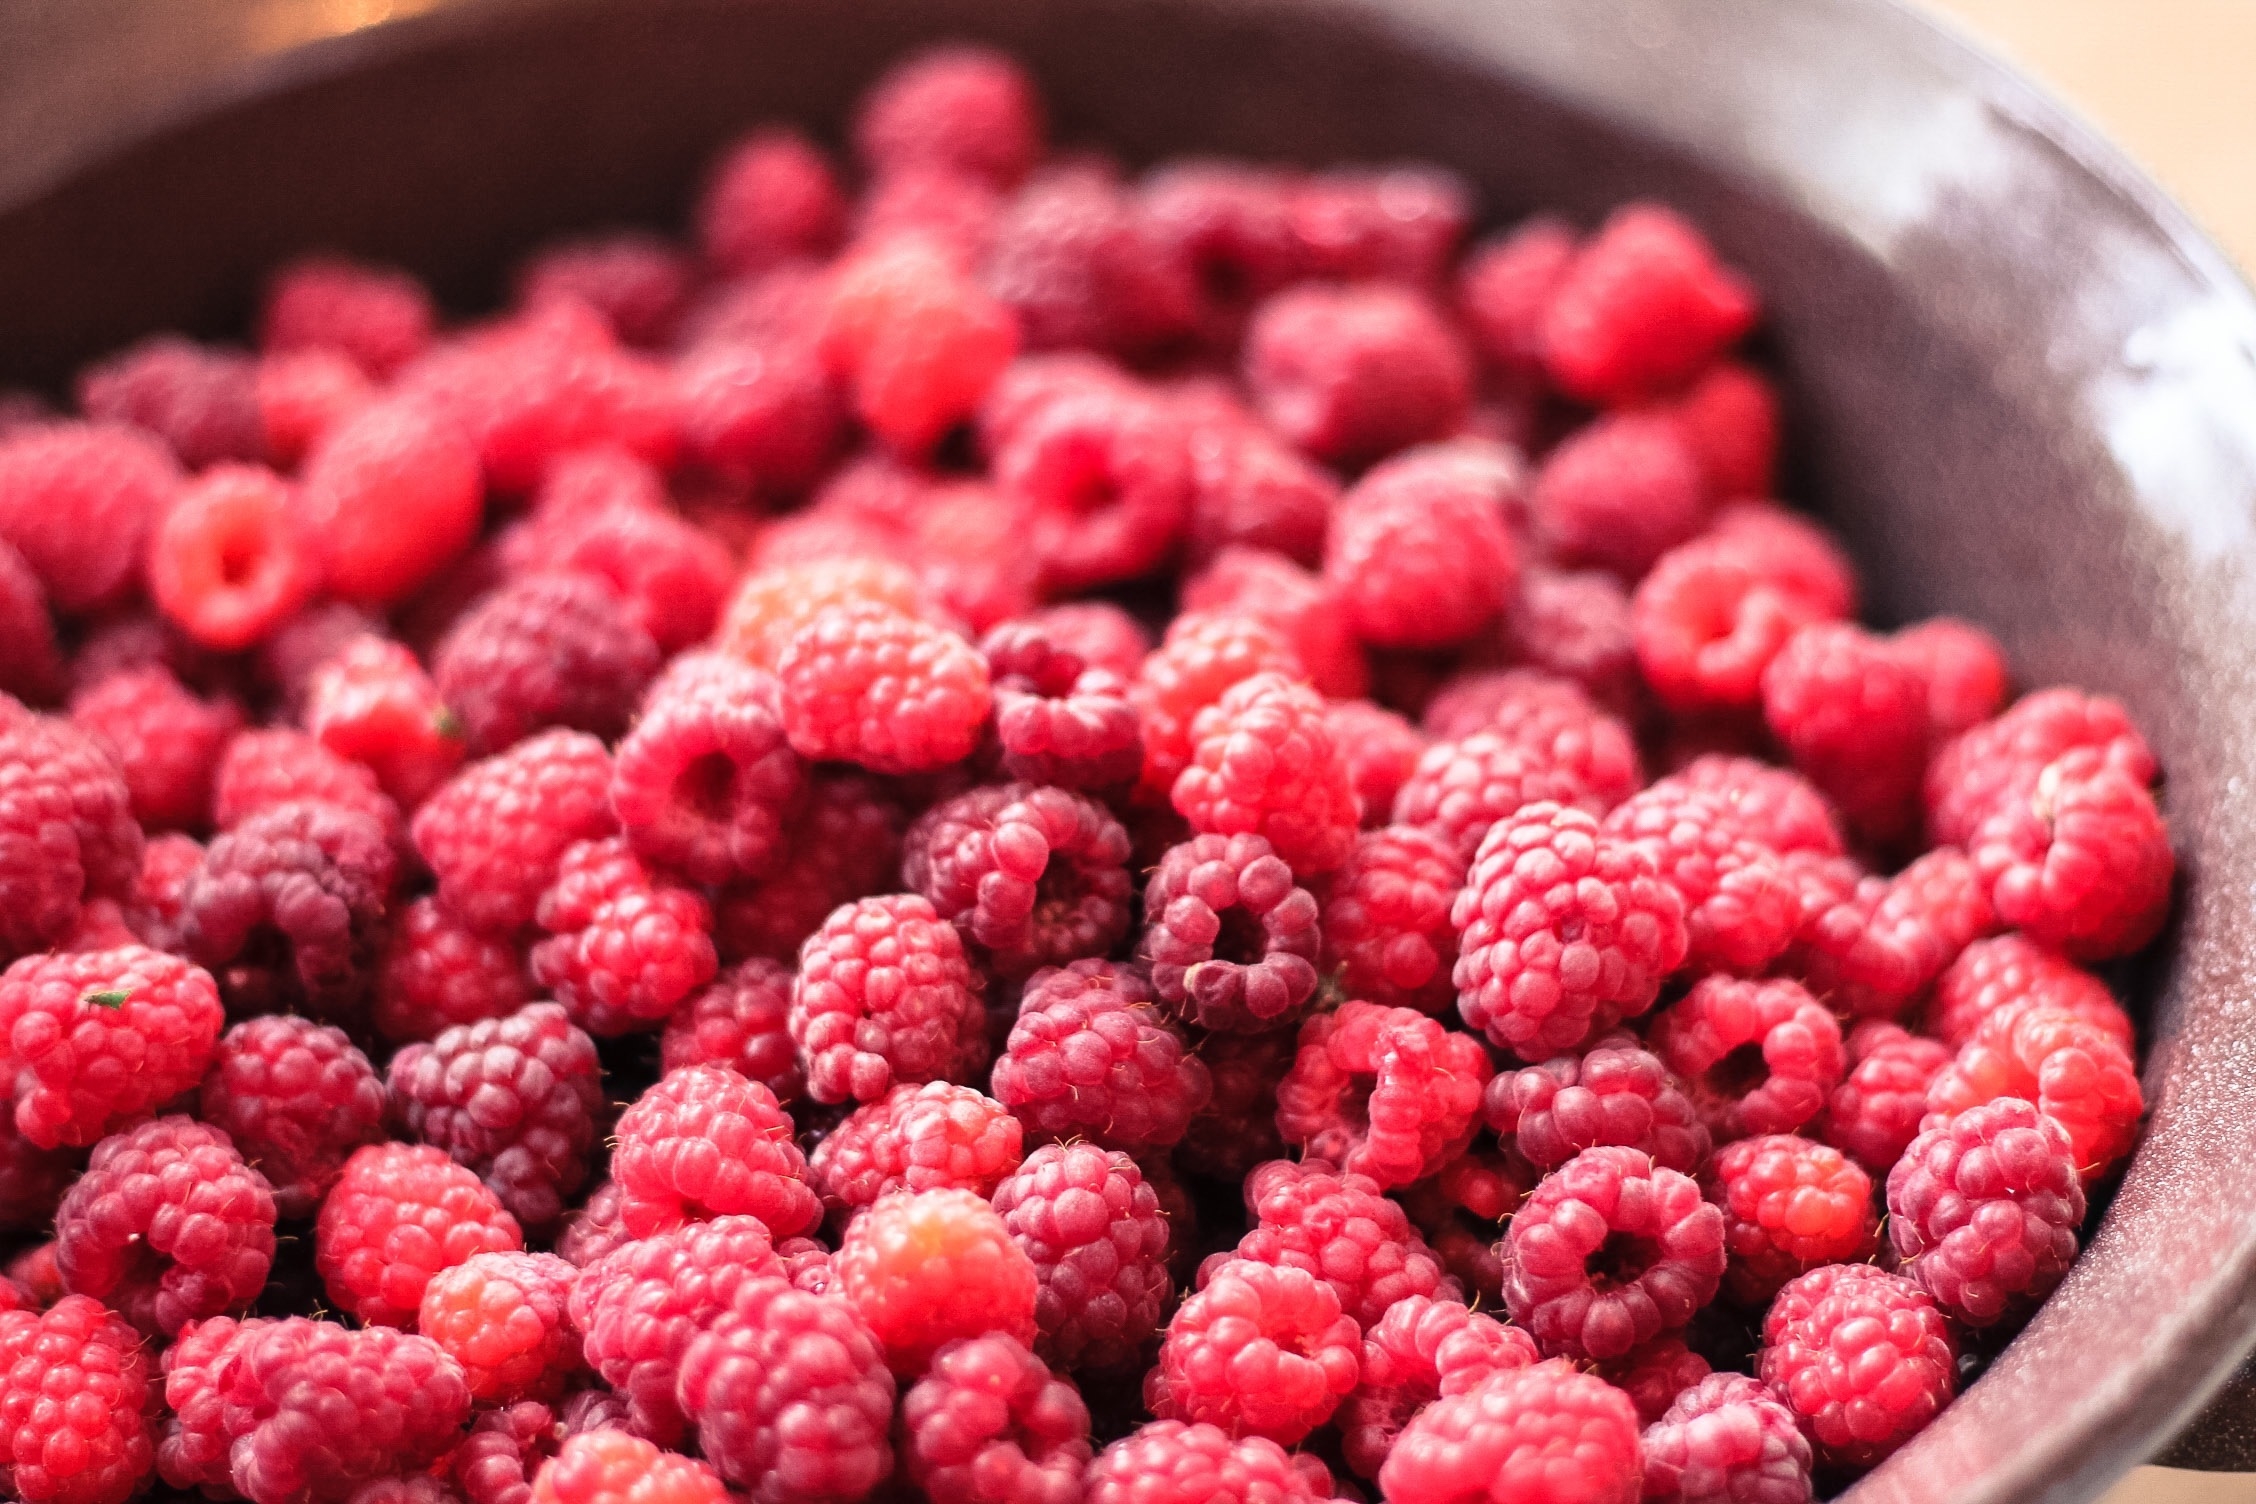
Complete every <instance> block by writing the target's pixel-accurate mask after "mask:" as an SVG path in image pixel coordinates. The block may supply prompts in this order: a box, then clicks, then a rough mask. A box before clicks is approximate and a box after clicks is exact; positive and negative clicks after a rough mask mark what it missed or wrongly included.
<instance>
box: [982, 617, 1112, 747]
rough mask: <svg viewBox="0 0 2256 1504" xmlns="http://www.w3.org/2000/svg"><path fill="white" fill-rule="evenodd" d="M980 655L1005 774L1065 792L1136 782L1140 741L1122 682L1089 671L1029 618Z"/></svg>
mask: <svg viewBox="0 0 2256 1504" xmlns="http://www.w3.org/2000/svg"><path fill="white" fill-rule="evenodd" d="M979 651H980V654H981V655H982V656H983V657H985V658H986V660H987V665H988V671H989V673H990V674H991V675H992V676H993V681H994V697H995V739H996V742H997V743H998V744H999V746H1000V749H1001V761H1002V766H1003V771H1004V772H1006V773H1008V774H1010V775H1011V776H1012V777H1014V778H1020V779H1024V780H1025V781H1027V782H1029V783H1036V784H1053V785H1057V786H1059V787H1063V788H1069V789H1114V788H1118V787H1120V786H1122V785H1125V784H1127V783H1128V782H1129V781H1131V780H1132V779H1134V778H1135V776H1136V774H1137V772H1138V771H1139V770H1140V769H1141V768H1142V766H1143V737H1142V733H1141V730H1140V728H1139V726H1138V724H1137V716H1136V708H1135V707H1134V706H1133V705H1131V704H1130V703H1129V702H1128V683H1127V681H1126V680H1125V679H1124V678H1122V677H1121V676H1120V675H1119V674H1117V673H1115V672H1114V671H1112V670H1111V669H1108V668H1097V667H1092V666H1090V664H1089V663H1088V662H1087V660H1086V659H1084V658H1083V656H1082V655H1081V654H1080V653H1079V652H1077V651H1075V650H1073V649H1072V648H1071V647H1069V646H1068V645H1067V643H1066V641H1065V640H1064V638H1063V637H1062V636H1061V635H1060V634H1058V633H1056V632H1053V631H1050V630H1047V629H1045V628H1044V627H1043V626H1041V625H1039V624H1038V623H1036V622H1034V621H1033V620H1031V619H1028V618H1021V619H1019V620H1016V621H1009V622H1005V623H1003V624H1002V625H1001V626H998V627H996V628H995V629H994V630H992V631H990V632H989V633H988V634H987V635H986V636H985V637H984V638H982V639H981V641H980V644H979ZM1141 656H1142V655H1141V653H1139V654H1138V657H1139V658H1140V657H1141Z"/></svg>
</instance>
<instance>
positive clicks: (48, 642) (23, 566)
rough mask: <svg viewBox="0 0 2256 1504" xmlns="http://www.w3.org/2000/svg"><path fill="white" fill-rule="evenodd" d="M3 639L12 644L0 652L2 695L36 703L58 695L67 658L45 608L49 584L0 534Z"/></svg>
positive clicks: (0, 629)
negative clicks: (42, 582) (63, 653)
mask: <svg viewBox="0 0 2256 1504" xmlns="http://www.w3.org/2000/svg"><path fill="white" fill-rule="evenodd" d="M0 642H5V643H7V644H8V650H7V652H5V653H0V694H10V695H14V696H15V697H16V698H18V699H20V700H28V701H31V702H32V703H34V704H44V703H46V702H48V701H51V700H53V699H55V698H56V696H57V695H58V694H59V693H60V691H61V686H62V682H63V657H62V650H61V649H60V648H59V647H57V646H56V643H55V618H54V617H53V615H51V614H50V613H49V612H48V610H47V587H46V586H44V585H42V584H40V583H39V576H37V575H36V574H33V573H32V572H31V566H30V565H29V564H27V563H25V562H24V556H23V555H22V554H20V553H18V552H17V551H16V548H15V545H13V544H11V543H9V542H8V541H6V540H5V539H0Z"/></svg>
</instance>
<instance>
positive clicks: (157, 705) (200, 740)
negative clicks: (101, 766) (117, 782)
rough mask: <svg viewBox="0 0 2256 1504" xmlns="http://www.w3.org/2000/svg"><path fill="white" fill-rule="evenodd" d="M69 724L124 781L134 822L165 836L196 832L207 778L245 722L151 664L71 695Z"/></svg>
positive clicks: (207, 808)
mask: <svg viewBox="0 0 2256 1504" xmlns="http://www.w3.org/2000/svg"><path fill="white" fill-rule="evenodd" d="M70 719H71V723H72V724H73V725H75V726H77V727H78V728H79V729H80V730H82V731H84V732H86V733H87V734H88V735H90V736H92V737H93V738H94V740H95V741H96V743H97V744H99V745H100V746H101V747H102V748H103V750H104V751H106V752H108V753H109V754H110V757H111V759H112V760H113V761H115V762H116V763H117V765H118V767H119V769H120V770H122V771H123V773H124V774H125V786H126V790H127V792H128V793H129V795H130V796H131V798H132V801H133V813H134V816H135V818H137V819H138V820H140V821H141V823H142V825H143V826H144V827H153V828H157V829H163V828H166V827H190V828H193V827H197V826H201V825H202V824H203V823H204V821H205V820H206V819H207V818H208V817H209V815H210V813H211V786H212V773H213V771H214V769H215V768H216V767H217V765H218V763H219V756H220V749H221V748H222V747H223V746H225V745H226V743H227V740H228V738H229V737H231V736H233V735H234V734H235V731H236V728H237V727H239V726H240V725H241V724H242V720H243V715H242V712H241V711H240V710H238V709H236V707H235V706H234V704H233V703H232V702H230V701H226V700H218V701H211V700H199V699H198V698H196V696H194V695H192V694H190V693H189V692H188V691H187V690H186V689H184V688H182V687H181V683H180V681H179V680H178V679H176V678H174V677H173V676H172V673H171V671H170V670H168V669H166V668H164V667H162V666H160V665H157V664H151V665H149V666H148V667H146V668H138V669H128V670H126V671H125V672H123V673H117V674H111V675H109V676H108V677H106V678H104V679H102V680H101V681H100V682H99V683H96V684H94V685H92V686H91V687H89V688H86V689H82V690H80V691H78V692H77V693H76V694H74V695H72V696H71V702H70Z"/></svg>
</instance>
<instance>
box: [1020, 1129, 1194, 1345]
mask: <svg viewBox="0 0 2256 1504" xmlns="http://www.w3.org/2000/svg"><path fill="white" fill-rule="evenodd" d="M993 1204H994V1208H995V1210H996V1212H997V1213H999V1214H1000V1215H1001V1217H1002V1219H1003V1223H1004V1226H1005V1227H1007V1228H1008V1229H1009V1231H1010V1234H1011V1236H1012V1238H1013V1239H1014V1240H1015V1241H1016V1243H1017V1245H1018V1247H1019V1249H1020V1251H1021V1252H1023V1253H1024V1254H1025V1255H1026V1257H1027V1258H1028V1259H1029V1260H1030V1261H1031V1262H1032V1263H1033V1266H1034V1274H1035V1279H1036V1281H1037V1283H1038V1289H1037V1293H1036V1296H1035V1302H1034V1323H1035V1328H1036V1330H1037V1332H1038V1334H1039V1335H1038V1336H1037V1337H1036V1339H1035V1350H1036V1351H1038V1352H1039V1353H1041V1354H1042V1356H1043V1357H1044V1358H1045V1359H1046V1360H1048V1361H1049V1362H1051V1363H1054V1364H1056V1365H1058V1366H1059V1367H1061V1368H1070V1369H1081V1370H1092V1371H1107V1370H1119V1369H1123V1368H1126V1367H1128V1366H1129V1365H1132V1364H1133V1363H1135V1362H1136V1361H1137V1359H1138V1357H1139V1356H1140V1355H1141V1353H1142V1352H1143V1350H1144V1345H1145V1343H1146V1342H1147V1341H1148V1340H1149V1338H1150V1337H1151V1335H1152V1334H1153V1333H1154V1332H1155V1331H1157V1330H1158V1329H1159V1320H1160V1315H1161V1312H1162V1311H1163V1310H1164V1309H1165V1307H1166V1304H1167V1298H1168V1295H1169V1292H1170V1290H1171V1289H1172V1282H1171V1281H1170V1279H1169V1277H1168V1270H1167V1256H1168V1249H1169V1242H1170V1229H1169V1226H1168V1218H1167V1215H1166V1213H1165V1212H1164V1211H1163V1210H1162V1208H1161V1205H1160V1201H1159V1196H1158V1192H1157V1190H1156V1189H1155V1188H1154V1186H1153V1185H1152V1183H1151V1182H1149V1181H1147V1180H1146V1179H1145V1177H1144V1175H1143V1173H1142V1172H1141V1171H1140V1170H1139V1169H1138V1168H1137V1166H1136V1162H1135V1161H1134V1160H1132V1159H1130V1158H1129V1157H1128V1156H1127V1155H1125V1154H1122V1153H1120V1152H1119V1151H1117V1150H1106V1149H1100V1148H1098V1147H1096V1146H1095V1145H1092V1144H1048V1145H1044V1146H1043V1147H1041V1148H1039V1149H1036V1150H1035V1151H1034V1152H1033V1153H1032V1154H1030V1155H1028V1156H1027V1157H1026V1162H1025V1163H1024V1164H1023V1165H1021V1166H1019V1168H1018V1169H1017V1171H1016V1172H1015V1173H1013V1174H1012V1175H1010V1176H1009V1177H1008V1178H1006V1179H1005V1180H1004V1181H1003V1182H1002V1183H1001V1184H1000V1185H998V1186H997V1187H996V1188H995V1192H994V1198H993Z"/></svg>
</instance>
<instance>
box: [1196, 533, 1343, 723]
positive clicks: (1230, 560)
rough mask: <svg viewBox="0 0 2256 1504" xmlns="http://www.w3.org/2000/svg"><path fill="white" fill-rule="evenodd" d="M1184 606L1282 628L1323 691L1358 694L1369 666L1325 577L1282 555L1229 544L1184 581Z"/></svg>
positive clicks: (1315, 682) (1299, 657) (1293, 648)
mask: <svg viewBox="0 0 2256 1504" xmlns="http://www.w3.org/2000/svg"><path fill="white" fill-rule="evenodd" d="M1181 596H1182V607H1183V609H1184V610H1185V611H1205V612H1214V613H1219V614H1235V615H1239V616H1250V617H1253V618H1255V619H1256V620H1259V621H1264V622H1267V623H1268V624H1269V625H1270V626H1272V627H1274V628H1276V629H1277V630H1278V631H1279V632H1281V633H1283V634H1284V636H1285V638H1286V639H1287V641H1289V642H1290V643H1291V644H1292V651H1293V656H1294V657H1296V658H1298V659H1299V660H1300V662H1301V664H1302V666H1303V667H1305V668H1306V669H1307V671H1308V679H1309V682H1311V683H1312V684H1314V685H1315V686H1316V688H1317V689H1318V690H1319V691H1321V692H1322V693H1324V694H1326V695H1330V696H1335V697H1339V698H1355V697H1359V696H1361V695H1362V694H1364V693H1365V692H1366V691H1367V690H1368V689H1369V688H1370V670H1369V667H1368V666H1367V665H1366V664H1365V662H1364V660H1363V649H1362V647H1361V646H1360V645H1359V644H1358V643H1357V642H1356V640H1355V635H1354V632H1353V629H1352V628H1351V627H1350V626H1349V624H1348V622H1347V620H1346V618H1345V617H1344V616H1342V615H1341V613H1340V611H1339V602H1338V600H1337V598H1336V597H1335V594H1334V592H1333V591H1332V590H1331V589H1330V588H1329V587H1328V586H1326V585H1325V584H1324V583H1323V581H1321V580H1320V579H1318V578H1317V577H1316V576H1315V575H1312V574H1310V573H1309V572H1308V571H1307V570H1305V569H1302V568H1301V567H1300V566H1299V565H1298V564H1296V563H1294V562H1293V561H1292V560H1290V559H1288V558H1286V557H1284V556H1283V555H1282V554H1277V553H1272V552H1270V551H1269V550H1267V549H1259V548H1249V547H1246V546H1244V545H1242V544H1234V543H1233V544H1230V545H1227V546H1226V547H1224V548H1223V549H1222V550H1221V551H1220V552H1219V553H1217V554H1216V555H1215V556H1214V557H1213V559H1212V560H1211V561H1210V562H1209V563H1208V564H1207V565H1206V567H1205V568H1204V569H1202V570H1201V571H1200V572H1199V573H1197V574H1196V575H1193V576H1190V577H1188V578H1186V579H1185V580H1184V581H1183V586H1182V590H1181Z"/></svg>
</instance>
